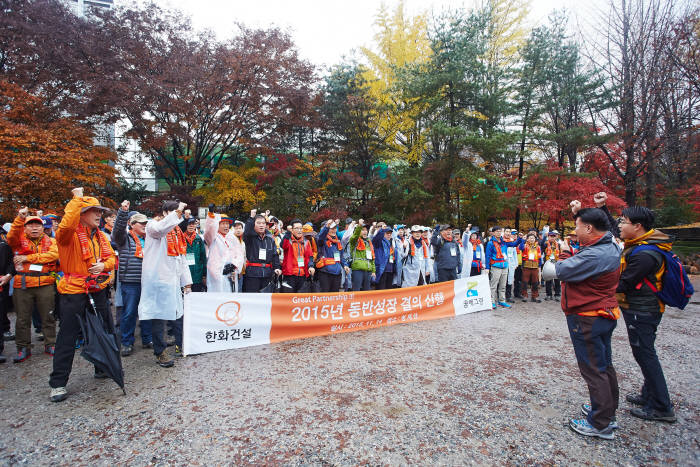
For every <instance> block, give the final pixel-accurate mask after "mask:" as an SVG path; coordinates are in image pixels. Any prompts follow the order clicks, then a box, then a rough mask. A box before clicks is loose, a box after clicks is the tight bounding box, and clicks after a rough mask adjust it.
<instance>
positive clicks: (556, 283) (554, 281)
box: [544, 279, 561, 297]
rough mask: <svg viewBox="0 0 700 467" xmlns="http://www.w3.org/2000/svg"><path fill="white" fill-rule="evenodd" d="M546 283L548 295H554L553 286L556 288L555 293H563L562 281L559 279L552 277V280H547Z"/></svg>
mask: <svg viewBox="0 0 700 467" xmlns="http://www.w3.org/2000/svg"><path fill="white" fill-rule="evenodd" d="M544 285H545V287H546V289H545V291H546V292H547V296H548V297H551V296H552V288H554V295H557V296H558V295H561V282H559V279H552V280H551V281H547V282H545V283H544ZM552 286H553V287H552Z"/></svg>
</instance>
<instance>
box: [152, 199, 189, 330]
mask: <svg viewBox="0 0 700 467" xmlns="http://www.w3.org/2000/svg"><path fill="white" fill-rule="evenodd" d="M180 220H181V219H180V218H179V217H178V215H177V212H175V211H173V212H171V213H170V214H168V215H167V216H166V217H164V218H163V219H161V220H159V221H156V220H150V221H148V224H146V244H145V246H144V248H143V269H142V270H141V301H140V302H139V319H141V320H144V319H165V320H175V319H178V318H180V317H181V316H182V314H183V300H182V290H181V288H182V287H184V286H186V285H190V284H192V276H191V275H190V268H189V266H188V265H187V258H186V256H185V255H179V256H168V241H167V239H166V237H165V236H166V235H167V234H168V232H170V231H171V230H173V229H174V228H175V227H177V225H178V224H179V223H180Z"/></svg>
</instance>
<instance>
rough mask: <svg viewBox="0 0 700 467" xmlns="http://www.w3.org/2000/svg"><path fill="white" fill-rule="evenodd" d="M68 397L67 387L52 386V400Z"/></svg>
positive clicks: (58, 400) (59, 400) (56, 400)
mask: <svg viewBox="0 0 700 467" xmlns="http://www.w3.org/2000/svg"><path fill="white" fill-rule="evenodd" d="M67 397H68V391H66V388H65V387H63V388H51V402H61V401H62V400H65V399H66V398H67Z"/></svg>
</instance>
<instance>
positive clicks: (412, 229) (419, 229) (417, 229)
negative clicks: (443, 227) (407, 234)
mask: <svg viewBox="0 0 700 467" xmlns="http://www.w3.org/2000/svg"><path fill="white" fill-rule="evenodd" d="M422 230H423V228H422V227H421V226H420V225H414V226H411V232H420V231H422Z"/></svg>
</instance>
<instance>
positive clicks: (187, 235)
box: [182, 231, 197, 246]
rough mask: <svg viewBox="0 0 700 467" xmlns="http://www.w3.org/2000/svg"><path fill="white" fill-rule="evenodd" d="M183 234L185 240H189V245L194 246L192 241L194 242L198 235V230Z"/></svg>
mask: <svg viewBox="0 0 700 467" xmlns="http://www.w3.org/2000/svg"><path fill="white" fill-rule="evenodd" d="M182 235H183V236H184V237H185V240H186V241H187V244H188V245H189V246H192V243H193V242H194V239H195V238H196V237H197V232H192V233H190V232H187V231H185V232H182Z"/></svg>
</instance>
